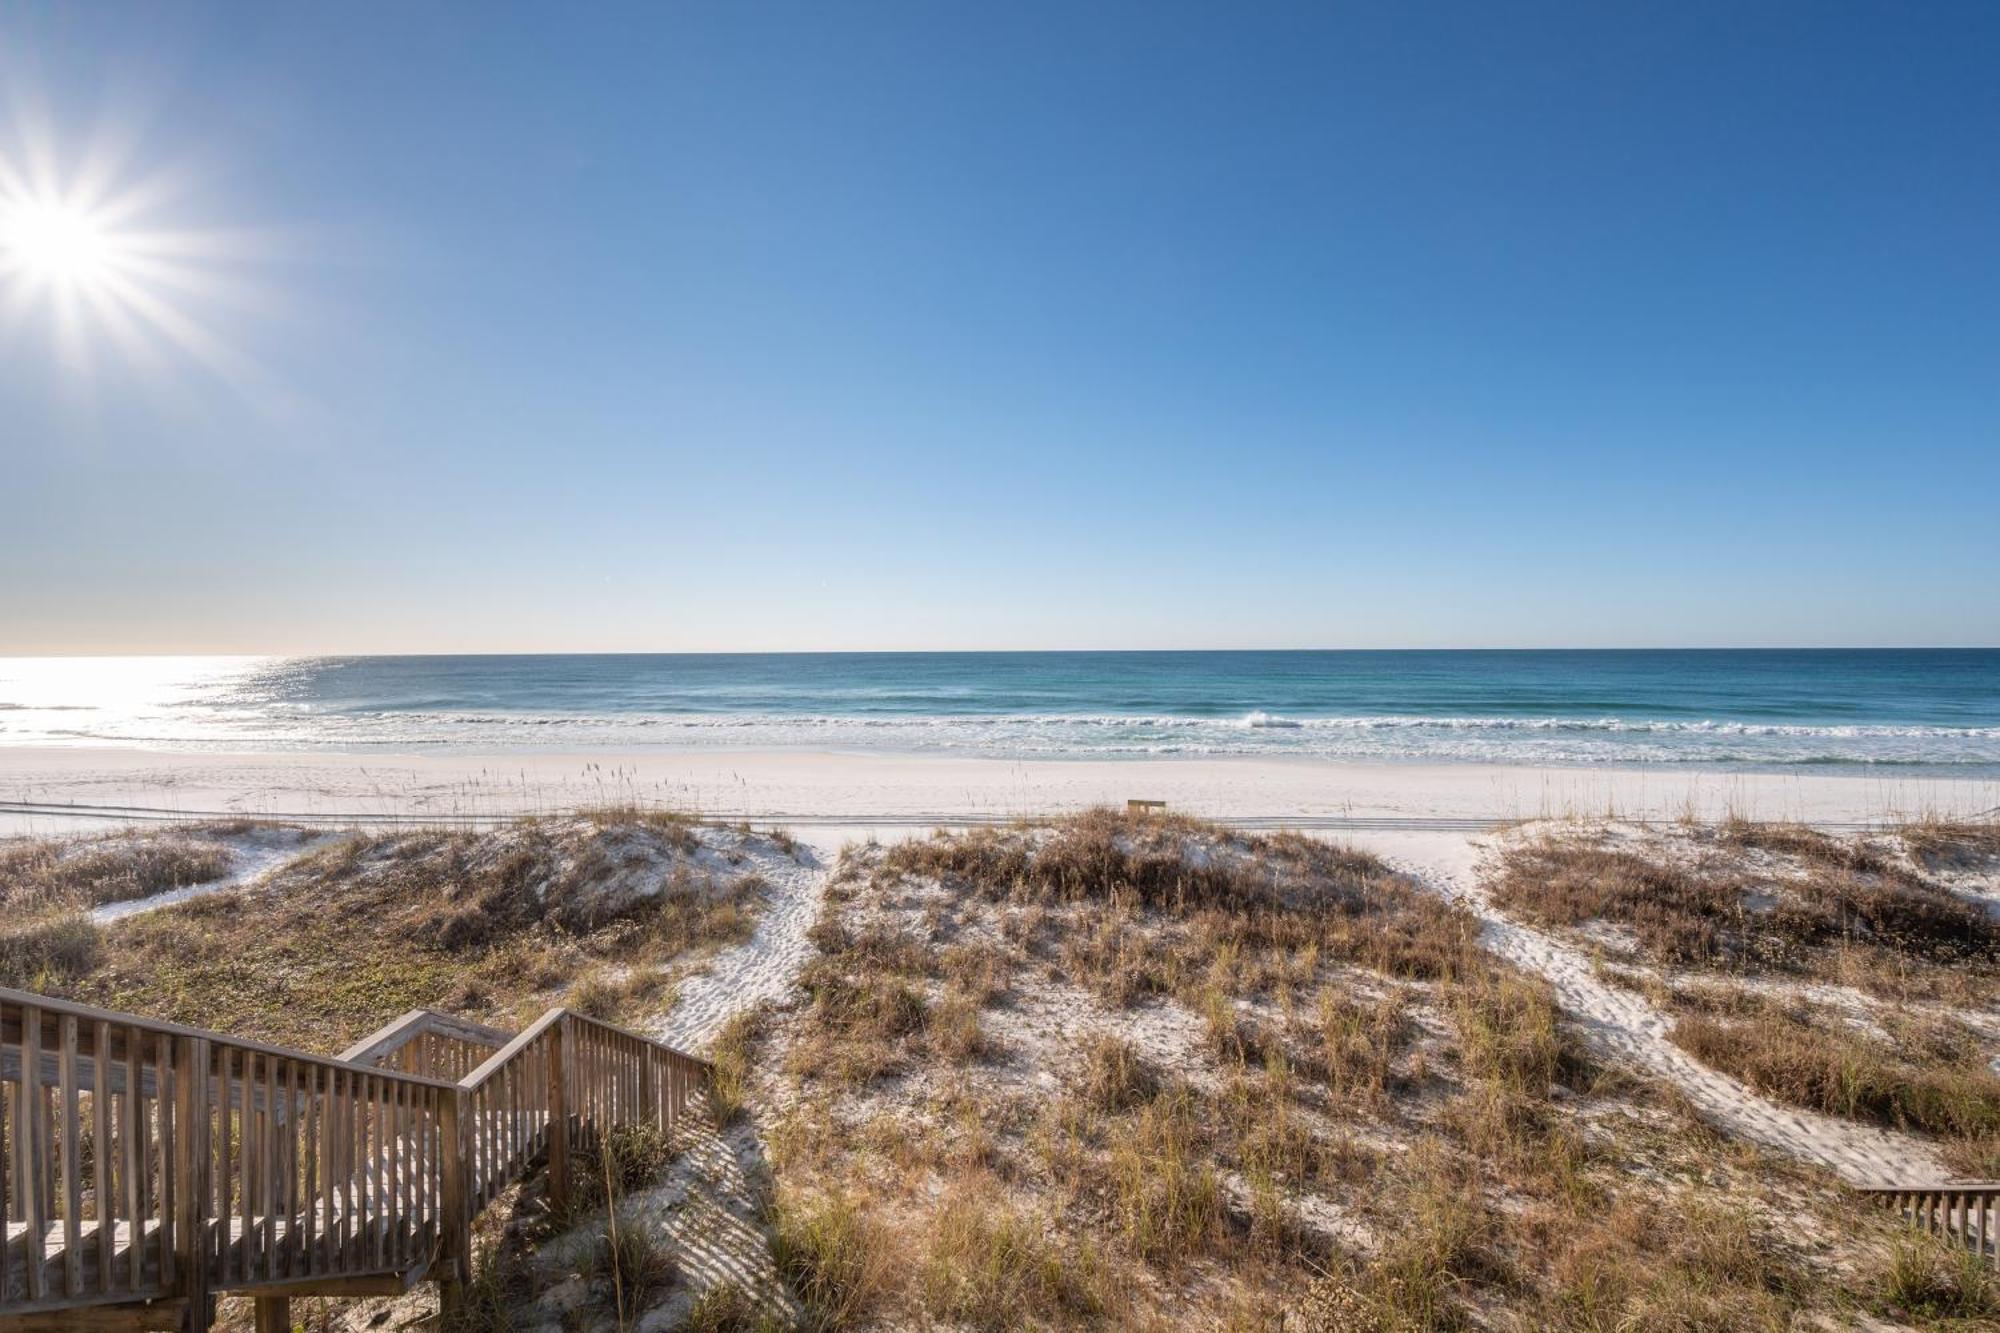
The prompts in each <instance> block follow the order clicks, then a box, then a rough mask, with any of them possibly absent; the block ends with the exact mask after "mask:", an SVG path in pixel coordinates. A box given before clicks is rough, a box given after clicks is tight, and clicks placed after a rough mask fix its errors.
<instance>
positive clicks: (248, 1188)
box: [0, 989, 708, 1333]
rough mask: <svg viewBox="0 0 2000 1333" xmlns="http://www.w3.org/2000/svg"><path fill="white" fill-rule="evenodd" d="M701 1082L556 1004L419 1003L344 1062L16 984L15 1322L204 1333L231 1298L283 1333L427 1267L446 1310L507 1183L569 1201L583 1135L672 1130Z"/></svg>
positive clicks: (5, 1087)
mask: <svg viewBox="0 0 2000 1333" xmlns="http://www.w3.org/2000/svg"><path fill="white" fill-rule="evenodd" d="M707 1073H708V1066H707V1065H706V1064H705V1063H704V1062H702V1061H700V1060H697V1059H694V1058H693V1057H691V1056H687V1055H684V1054H682V1053H681V1052H679V1051H675V1050H672V1049H670V1048H668V1047H665V1046H661V1045H659V1044H658V1043H656V1042H653V1041H650V1040H648V1039H646V1038H644V1037H641V1036H639V1035H637V1034H635V1033H630V1032H626V1031H624V1030H622V1029H619V1028H616V1027H612V1026H611V1025H609V1024H605V1023H601V1022H599V1021H597V1020H595V1019H590V1018H586V1017H584V1016H582V1015H579V1014H572V1013H570V1012H568V1011H567V1010H561V1009H556V1010H551V1011H550V1012H548V1013H547V1014H544V1015H543V1016H542V1017H541V1018H540V1019H538V1020H537V1021H536V1022H535V1023H534V1024H533V1025H532V1026H530V1027H529V1028H528V1029H527V1030H526V1031H524V1032H522V1033H520V1034H519V1035H518V1036H510V1035H509V1034H507V1033H504V1032H501V1031H499V1030H498V1029H494V1028H488V1027H483V1026H481V1025H479V1024H473V1023H467V1022H465V1021H464V1020H461V1019H455V1018H452V1017H451V1016H449V1015H444V1014H435V1013H429V1012H427V1011H419V1012H417V1013H414V1014H408V1015H405V1016H404V1017H403V1018H401V1019H398V1020H397V1021H396V1022H395V1023H392V1024H390V1025H389V1026H388V1027H386V1028H384V1029H382V1031H380V1032H378V1033H376V1034H374V1035H373V1036H371V1037H369V1038H367V1039H364V1041H362V1042H360V1043H357V1044H356V1046H354V1047H352V1048H350V1049H349V1050H348V1051H347V1052H345V1053H343V1054H342V1055H341V1056H339V1057H336V1058H331V1059H329V1058H327V1057H323V1056H314V1055H309V1054H306V1053H304V1052H300V1051H294V1050H287V1049H285V1048H282V1047H277V1046H269V1045H264V1044H261V1043H257V1042H248V1041H240V1040H237V1039H234V1038H230V1037H227V1036H223V1035H221V1034H218V1033H212V1032H204V1031H201V1030H199V1029H194V1028H187V1027H181V1026H178V1025H175V1024H171V1023H160V1022H155V1021H153V1020H150V1019H143V1018H138V1017H135V1016H133V1015H129V1014H118V1013H111V1012H108V1011H105V1010H99V1009H93V1008H90V1007H88V1006H84V1005H76V1004H70V1003H67V1002H64V1001H60V1000H52V999H46V998H43V997H40V996H35V995H28V994H25V993H22V992H18V991H10V990H5V989H0V1203H4V1207H3V1208H0V1211H4V1216H5V1220H6V1239H5V1248H4V1253H0V1328H4V1326H5V1325H6V1323H7V1321H9V1320H10V1319H18V1318H19V1317H22V1316H34V1315H47V1314H50V1313H54V1312H60V1311H63V1310H71V1309H82V1308H89V1307H103V1306H119V1307H128V1308H130V1309H131V1311H132V1312H133V1318H132V1320H131V1321H129V1323H128V1325H127V1326H129V1327H133V1328H145V1327H161V1328H164V1327H175V1326H182V1325H185V1326H187V1327H189V1328H190V1329H193V1330H196V1333H198V1331H199V1330H200V1329H201V1328H203V1327H205V1326H206V1324H207V1321H208V1317H209V1314H208V1311H209V1300H208V1297H209V1294H210V1293H211V1292H216V1291H233V1292H242V1293H246V1294H250V1295H255V1296H258V1297H260V1299H261V1303H260V1307H259V1310H260V1316H259V1324H260V1326H261V1327H267V1328H275V1327H278V1326H280V1325H284V1326H286V1327H288V1326H289V1325H288V1324H285V1322H284V1319H283V1318H281V1317H279V1316H280V1315H281V1314H282V1312H283V1304H282V1303H283V1301H284V1299H285V1298H287V1297H289V1296H291V1295H295V1294H303V1293H319V1294H349V1295H359V1294H369V1293H376V1292H391V1291H400V1290H404V1289H407V1287H408V1286H409V1285H411V1284H412V1283H414V1282H416V1281H418V1280H421V1279H423V1278H426V1277H431V1278H435V1279H437V1280H438V1281H440V1282H442V1283H444V1284H445V1292H446V1297H447V1300H449V1299H450V1298H451V1297H452V1296H454V1295H455V1293H456V1290H457V1285H458V1283H459V1282H461V1281H462V1280H463V1279H464V1277H465V1276H466V1273H467V1269H468V1261H469V1251H470V1246H469V1237H470V1232H471V1224H472V1221H473V1219H474V1218H475V1217H476V1216H477V1215H478V1213H479V1212H480V1211H481V1210H482V1209H483V1208H485V1207H486V1206H487V1205H488V1204H490V1203H491V1202H492V1200H493V1199H494V1198H495V1197H496V1196H497V1195H498V1194H499V1193H500V1192H501V1191H502V1190H504V1189H505V1188H506V1187H507V1186H508V1185H509V1184H510V1183H512V1182H513V1181H514V1180H516V1179H519V1178H520V1177H522V1176H523V1175H525V1174H526V1173H527V1172H529V1171H530V1170H531V1169H532V1168H533V1167H534V1166H535V1164H536V1163H538V1162H540V1161H542V1160H544V1159H546V1161H547V1163H548V1166H549V1172H550V1189H551V1193H552V1194H553V1195H554V1196H556V1198H557V1199H558V1200H561V1199H562V1198H563V1196H565V1195H566V1193H567V1188H568V1161H569V1148H570V1145H571V1144H572V1143H583V1144H592V1143H595V1142H596V1141H597V1140H598V1139H599V1138H600V1137H601V1135H602V1134H603V1133H604V1132H605V1130H607V1129H608V1128H611V1127H613V1126H617V1125H624V1124H638V1123H643V1124H656V1125H659V1126H661V1127H663V1128H671V1127H672V1125H673V1123H674V1122H675V1121H676V1120H677V1119H678V1118H679V1116H680V1114H681V1112H682V1110H683V1109H684V1108H685V1105H686V1103H687V1099H688V1097H689V1096H691V1095H692V1093H693V1092H694V1090H695V1089H696V1088H698V1087H699V1086H700V1085H701V1083H702V1081H703V1080H704V1079H705V1078H706V1076H707ZM557 1131H559V1132H557ZM41 1322H42V1323H44V1324H46V1323H48V1322H49V1320H48V1319H47V1318H43V1319H42V1320H41Z"/></svg>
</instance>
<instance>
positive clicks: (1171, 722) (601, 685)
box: [0, 649, 2000, 777]
mask: <svg viewBox="0 0 2000 1333" xmlns="http://www.w3.org/2000/svg"><path fill="white" fill-rule="evenodd" d="M0 745H14V746H26V745H36V746H142V747H153V748H161V749H210V750H215V749H222V750H248V751H259V750H263V751H268V750H343V751H362V752H371V751H373V752H421V751H457V752H466V753H496V754H497V753H515V752H520V751H526V750H550V751H563V752H567V751H603V752H625V751H634V750H672V749H738V750H762V749H782V748H809V749H821V750H842V751H854V750H888V751H917V752H929V753H954V754H972V755H991V756H996V757H1014V758H1037V759H1043V758H1069V757H1075V758H1120V757H1132V758H1140V757H1162V756H1167V757H1171V756H1218V755H1264V756H1301V757H1309V758H1320V759H1337V760H1406V761H1423V760H1429V761H1452V762H1466V761H1471V762H1492V763H1533V764H1581V765H1602V764H1675V765H1705V766H1714V767H1740V766H1753V767H1759V768H1772V767H1777V768H1783V767H1791V766H1797V765H1811V766H1814V767H1818V768H1828V767H1832V768H1856V769H1874V768H1879V767H1881V766H1884V765H1891V766H1896V767H1898V768H1901V769H1924V770H1935V771H1937V772H1939V773H1941V774H1950V775H1959V776H1980V777H1990V776H1995V775H2000V649H1823V650H1789V649H1786V650H1777V649H1773V650H1735V649H1715V650H1645V651H1641V650H1581V651H1520V652H1497V651H1496V652H1488V651H1463V652H1445V651H1437V652H1432V651H1410V652H1368V651H1355V652H1063V653H831V654H818V653H807V654H793V653H758V654H714V655H707V654H703V655H694V654H662V655H546V656H465V657H312V658H144V657H137V658H67V659H58V658H4V659H0Z"/></svg>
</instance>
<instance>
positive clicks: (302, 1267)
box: [299, 1065, 324, 1275]
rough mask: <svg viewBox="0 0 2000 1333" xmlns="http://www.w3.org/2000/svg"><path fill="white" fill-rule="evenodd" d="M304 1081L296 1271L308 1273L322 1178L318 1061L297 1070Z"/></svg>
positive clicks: (314, 1267) (313, 1260)
mask: <svg viewBox="0 0 2000 1333" xmlns="http://www.w3.org/2000/svg"><path fill="white" fill-rule="evenodd" d="M299 1072H300V1075H301V1077H302V1078H303V1079H304V1083H305V1118H306V1124H305V1135H306V1147H305V1154H306V1160H305V1177H306V1179H305V1209H304V1211H305V1217H304V1219H303V1225H304V1227H305V1234H304V1235H303V1236H301V1237H300V1239H299V1271H300V1272H301V1273H304V1274H307V1275H310V1274H313V1273H316V1272H318V1271H319V1262H318V1260H319V1252H318V1250H317V1249H316V1246H317V1245H318V1244H319V1218H320V1202H321V1200H320V1181H321V1180H322V1179H324V1170H323V1166H324V1163H323V1162H322V1161H321V1152H320V1136H319V1104H320V1078H321V1074H322V1071H321V1070H320V1067H319V1066H318V1065H306V1066H304V1067H303V1068H302V1069H301V1070H300V1071H299Z"/></svg>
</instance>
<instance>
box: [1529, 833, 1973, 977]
mask: <svg viewBox="0 0 2000 1333" xmlns="http://www.w3.org/2000/svg"><path fill="white" fill-rule="evenodd" d="M1491 888H1492V892H1493V898H1494V901H1495V902H1496V903H1497V904H1498V905H1499V906H1501V907H1502V908H1504V909H1506V910H1508V911H1510V912H1516V913H1519V914H1520V915H1522V916H1524V917H1526V918H1528V919H1530V920H1533V921H1536V922H1538V923H1541V924H1543V925H1553V926H1570V927H1574V926H1582V925H1584V924H1586V923H1589V922H1592V921H1607V922H1611V923H1614V924H1616V925H1619V926H1623V927H1627V928H1629V929H1630V930H1631V931H1632V932H1633V934H1634V935H1635V936H1636V937H1637V939H1638V942H1639V945H1640V947H1641V949H1642V950H1643V952H1644V953H1645V954H1646V955H1648V956H1649V957H1650V958H1651V959H1652V960H1654V961H1656V962H1658V963H1663V964H1668V965H1674V966H1690V967H1703V968H1711V969H1718V970H1723V971H1737V972H1755V971H1770V972H1775V973H1785V974H1790V975H1794V976H1800V977H1813V978H1819V979H1824V980H1831V981H1837V982H1841V983H1845V984H1851V985H1859V986H1862V987H1863V988H1865V989H1869V990H1872V991H1875V992H1877V993H1881V994H1887V995H1894V996H1907V995H1917V994H1935V993H1939V992H1940V990H1941V989H1942V990H1951V989H1953V988H1954V987H1955V986H1956V985H1957V983H1960V982H1963V981H1965V980H1967V979H1971V980H1972V981H1973V982H1974V984H1975V985H1976V986H1986V985H1990V983H1991V981H1992V980H1993V979H1995V978H2000V922H1996V921H1995V920H1994V919H1993V918H1992V917H1990V916H1989V915H1988V914H1987V912H1986V911H1985V909H1984V908H1983V907H1982V906H1980V905H1979V904H1977V903H1974V902H1971V901H1969V900H1967V899H1965V898H1962V897H1960V896H1958V895H1957V894H1955V893H1953V892H1952V891H1951V890H1950V889H1949V888H1947V887H1945V886H1944V885H1942V884H1940V883H1937V882H1936V881H1934V880H1932V879H1930V878H1928V877H1926V876H1925V875H1923V874H1921V873H1919V872H1918V871H1916V870H1915V869H1912V868H1911V867H1910V866H1908V865H1905V864H1903V863H1902V862H1899V861H1897V860H1895V859H1894V858H1893V857H1892V856H1891V855H1890V854H1889V853H1888V852H1887V851H1886V850H1884V849H1883V848H1881V847H1879V846H1876V845H1874V844H1871V843H1869V842H1866V841H1862V840H1840V839H1834V838H1831V837H1828V836H1827V835H1825V834H1822V833H1818V832H1815V831H1813V830H1811V829H1805V828H1800V827H1798V826H1795V825H1758V824H1747V823H1742V822H1733V823H1730V824H1725V825H1723V826H1722V827H1721V828H1720V829H1719V830H1717V831H1716V833H1715V835H1714V836H1713V837H1708V836H1706V835H1702V836H1700V837H1698V838H1697V839H1695V840H1692V841H1688V842H1685V843H1668V842H1664V841H1662V840H1660V839H1657V838H1655V839H1650V840H1647V839H1638V840H1629V841H1624V842H1621V841H1620V840H1618V839H1617V838H1615V837H1614V836H1613V835H1612V834H1610V833H1609V832H1607V831H1604V830H1585V831H1574V832H1560V833H1551V834H1546V835H1543V836H1541V837H1538V838H1533V839H1529V840H1526V841H1521V842H1516V843H1512V844H1510V845H1508V846H1507V848H1506V849H1505V851H1504V853H1503V856H1502V859H1501V864H1500V873H1499V875H1498V876H1497V878H1496V879H1495V880H1494V881H1493V883H1492V885H1491ZM1961 989H1962V988H1961Z"/></svg>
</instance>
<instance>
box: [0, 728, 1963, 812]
mask: <svg viewBox="0 0 2000 1333" xmlns="http://www.w3.org/2000/svg"><path fill="white" fill-rule="evenodd" d="M1131 798H1138V799H1149V800H1164V801H1166V802H1167V803H1168V806H1169V807H1170V808H1172V809H1174V810H1178V811H1182V812H1185V813H1188V814H1194V815H1200V816H1203V817H1207V818H1212V819H1216V820H1219V821H1222V822H1225V823H1242V824H1246V825H1260V824H1261V825H1269V826H1274V827H1275V826H1285V825H1289V826H1298V827H1342V826H1360V827H1367V826H1370V825H1381V826H1384V827H1398V826H1404V827H1411V828H1418V827H1425V826H1430V827H1437V826H1440V825H1458V824H1463V825H1467V826H1469V827H1474V828H1476V827H1483V826H1487V825H1492V824H1497V823H1509V822H1516V821H1520V820H1527V819H1538V818H1552V817H1583V816H1591V817H1594V816H1602V815H1616V816H1618V817H1620V818H1630V819H1675V818H1683V817H1686V816H1687V815H1689V814H1693V815H1694V816H1696V817H1697V818H1702V819H1717V818H1722V817H1724V816H1727V815H1730V814H1740V815H1744V816H1746V817H1751V818H1758V819H1790V820H1800V821H1804V822H1810V823H1849V824H1861V823H1870V822H1874V823H1881V822H1895V821H1901V820H1910V819H1915V818H1922V817H1926V816H1941V817H1961V818H1963V817H1978V816H1982V815H1990V814H1992V813H1993V812H1994V811H1995V809H1996V807H2000V778H1955V777H1936V776H1928V775H1925V776H1916V775H1908V774H1849V773H1839V774H1834V773H1814V772H1769V771H1754V772H1753V771H1744V770H1717V769H1699V768H1681V767H1676V768H1674V769H1671V770H1668V769H1664V768H1650V769H1649V768H1643V767H1605V768H1581V767H1574V766H1553V765H1548V766H1535V765H1523V764H1482V763H1450V764H1447V763H1425V762H1416V761H1402V760H1395V761H1329V760H1320V759H1312V758H1307V757H1303V756H1270V757H1248V756H1229V757H1214V758H1199V759H1195V758H1162V759H1093V758H1089V757H1075V758H1062V759H1036V760H1017V759H1000V758H988V757H983V756H940V755H928V754H900V753H889V752H866V753H852V752H829V751H808V750H745V751H730V752H717V751H706V750H704V751H640V752H623V753H610V752H605V753H598V752H582V751H579V752H564V753H548V752H533V753H512V754H487V755H476V754H449V755H440V754H373V753H369V754H358V753H353V752H338V751H317V752H300V751H293V752H258V751H246V752H235V753H221V752H212V751H160V750H141V749H133V748H113V747H103V748H97V747H90V748H85V747H73V748H72V747H48V748H41V747H18V748H9V747H0V833H21V832H53V831H60V828H62V827H76V826H80V825H83V824H87V823H89V822H92V821H97V822H104V823H117V822H125V821H126V820H128V819H134V818H197V817H207V816H219V817H238V818H241V817H251V818H268V819H284V818H292V819H299V820H303V821H308V822H316V823H325V822H333V821H336V820H349V821H353V822H367V821H369V820H370V819H378V820H394V821H409V822H426V821H430V822H438V823H450V822H483V821H491V820H498V819H505V818H510V817H514V816H519V815H536V814H542V815H548V814H557V813H563V812H566V811H570V810H574V809H577V808H579V807H589V806H606V805H621V804H638V805H648V806H661V807H665V808H671V809H677V810H685V811H687V812H688V813H690V814H694V815H699V816H701V817H704V818H711V819H725V820H736V819H748V820H751V821H754V822H759V823H785V822H798V823H807V824H825V825H835V824H838V825H849V826H854V827H866V826H870V825H880V826H929V825H937V824H944V825H950V824H965V823H985V822H998V821H1005V820H1010V819H1017V818H1024V817H1029V816H1035V815H1045V814H1057V813H1062V812H1065V811H1073V810H1077V809H1081V808H1084V807H1086V806H1091V805H1102V804H1123V802H1124V801H1125V800H1127V799H1131Z"/></svg>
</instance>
